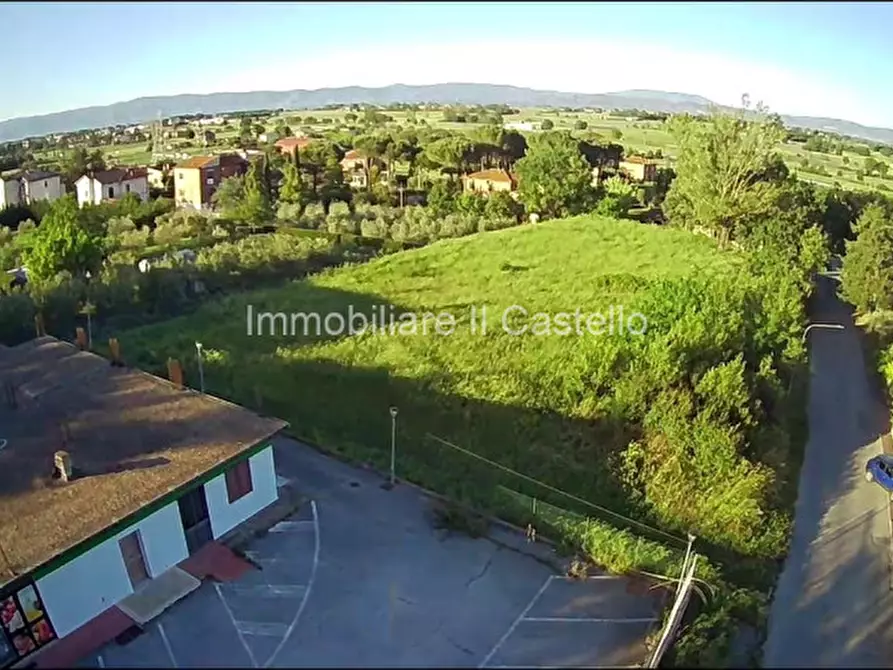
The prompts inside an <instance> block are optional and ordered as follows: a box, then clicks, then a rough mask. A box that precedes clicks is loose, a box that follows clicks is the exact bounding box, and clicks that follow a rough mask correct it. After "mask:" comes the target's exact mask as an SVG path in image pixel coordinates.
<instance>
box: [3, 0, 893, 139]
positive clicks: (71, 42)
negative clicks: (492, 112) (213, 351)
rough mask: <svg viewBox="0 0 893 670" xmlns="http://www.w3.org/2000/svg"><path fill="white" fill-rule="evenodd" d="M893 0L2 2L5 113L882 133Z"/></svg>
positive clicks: (889, 119) (892, 122)
mask: <svg viewBox="0 0 893 670" xmlns="http://www.w3.org/2000/svg"><path fill="white" fill-rule="evenodd" d="M891 26H893V3H881V2H878V3H858V2H845V3H844V2H840V3H833V2H822V3H768V2H750V3H746V2H742V3H695V2H692V3H671V2H668V3H664V2H661V3H645V2H642V3H634V2H628V3H609V2H599V3H583V2H579V3H560V2H543V3H535V2H530V3H527V2H524V3H521V2H518V3H511V2H500V3H483V2H468V3H451V2H438V3H422V2H411V3H410V2H390V3H374V2H365V3H347V2H327V3H278V2H277V3H263V2H252V3H237V2H232V3H229V2H213V3H212V2H208V3H170V4H168V3H162V2H146V3H136V2H134V3H114V2H102V3H85V2H66V3H52V2H40V3H37V2H35V3H15V2H2V3H0V28H3V31H2V32H3V46H4V51H5V52H6V53H7V54H19V57H17V58H14V59H12V60H11V61H10V60H9V59H7V61H8V62H9V63H15V66H14V67H7V68H5V69H4V76H3V80H2V83H0V120H3V119H8V118H14V117H20V116H32V115H38V114H46V113H51V112H57V111H63V110H67V109H75V108H79V107H87V106H92V105H107V104H111V103H115V102H121V101H125V100H132V99H134V98H139V97H143V96H155V95H176V94H180V93H213V92H221V91H228V92H241V91H252V90H290V89H298V88H300V89H316V88H325V87H338V86H354V85H356V86H387V85H389V84H395V83H403V84H436V83H446V82H471V83H491V84H510V85H514V86H524V87H529V88H538V89H547V90H558V91H571V92H580V93H604V92H610V91H621V90H627V89H654V90H664V91H673V92H682V93H692V94H696V95H701V96H704V97H706V98H708V99H710V100H712V101H714V102H716V103H719V104H724V105H735V104H738V103H739V101H740V99H741V95H742V94H743V93H747V94H748V95H749V96H750V99H751V100H752V101H755V102H756V101H762V102H764V103H766V104H767V105H768V106H769V107H770V109H771V110H772V111H774V112H778V113H781V114H796V115H809V116H827V117H833V118H841V119H846V120H850V121H855V122H857V123H863V124H866V125H874V126H883V127H889V128H893V87H891V86H890V85H889V82H890V76H891V70H893V39H891V38H890V33H889V31H890V28H891Z"/></svg>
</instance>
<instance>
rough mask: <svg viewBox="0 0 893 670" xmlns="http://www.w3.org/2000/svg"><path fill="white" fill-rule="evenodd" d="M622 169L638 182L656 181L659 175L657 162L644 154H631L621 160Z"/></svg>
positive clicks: (620, 166)
mask: <svg viewBox="0 0 893 670" xmlns="http://www.w3.org/2000/svg"><path fill="white" fill-rule="evenodd" d="M619 168H620V171H621V172H623V173H625V174H626V175H627V176H628V177H629V178H630V179H632V180H634V181H638V182H645V181H654V180H655V178H656V177H657V164H656V163H655V162H654V161H653V160H651V159H649V158H643V157H642V156H629V157H628V158H626V159H624V160H622V161H620V165H619Z"/></svg>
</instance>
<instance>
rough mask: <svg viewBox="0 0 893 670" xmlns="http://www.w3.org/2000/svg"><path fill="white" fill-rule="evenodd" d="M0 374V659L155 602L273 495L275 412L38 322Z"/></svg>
mask: <svg viewBox="0 0 893 670" xmlns="http://www.w3.org/2000/svg"><path fill="white" fill-rule="evenodd" d="M172 377H173V378H175V379H176V374H172ZM0 378H2V379H3V382H4V386H5V391H6V392H5V401H4V403H3V404H2V406H0V413H2V417H3V421H2V425H3V431H2V433H3V434H2V439H0V495H2V496H3V504H2V506H0V547H2V551H0V624H2V626H0V668H6V667H9V666H10V665H13V664H16V663H19V662H21V661H22V660H23V659H25V658H26V657H29V656H31V655H32V654H34V653H35V652H37V653H41V652H42V651H44V650H43V647H45V646H46V645H49V644H51V643H53V641H54V640H57V639H63V638H66V637H67V636H70V635H72V634H73V633H75V632H76V631H78V630H79V629H81V630H84V629H82V627H84V626H85V625H86V624H87V623H88V622H91V621H93V620H94V619H95V618H96V617H99V616H102V617H103V619H105V618H107V617H108V616H109V612H110V611H114V612H117V615H118V616H124V614H122V613H130V614H127V616H131V617H134V620H135V621H137V623H140V621H139V617H138V616H137V615H135V614H133V613H135V612H139V611H142V612H144V613H145V612H146V611H147V608H149V610H150V611H151V612H154V614H155V615H157V613H158V609H157V608H158V603H159V598H160V599H161V603H162V604H161V609H164V607H165V606H169V605H171V604H172V603H173V602H174V601H176V600H177V599H179V598H181V597H183V596H185V595H186V594H187V593H189V592H190V591H191V590H194V588H196V587H197V586H198V584H199V578H200V577H203V576H204V575H194V574H191V573H189V566H190V565H192V566H194V565H195V564H196V560H197V558H198V557H200V556H202V555H207V554H208V551H209V550H215V551H224V549H223V547H219V546H218V545H217V543H216V542H215V540H217V539H218V538H220V537H221V536H223V535H224V534H226V533H228V532H229V531H230V530H232V529H233V528H235V527H237V526H238V525H239V524H240V523H242V522H243V521H245V520H247V519H248V518H250V517H251V516H253V515H254V514H256V513H257V512H259V511H260V510H261V509H263V508H265V507H267V506H268V505H270V504H272V503H273V502H275V501H276V499H277V498H278V493H277V486H276V475H275V470H274V462H273V450H272V446H270V439H271V437H272V436H273V435H275V434H276V433H277V432H278V431H279V430H281V429H282V428H283V427H284V426H285V425H286V424H285V423H284V422H282V421H280V420H278V419H267V418H262V417H259V416H257V415H255V414H253V413H252V412H250V411H248V410H246V409H243V408H241V407H238V406H236V405H232V404H230V403H228V402H225V401H223V400H220V399H217V398H214V397H213V396H208V395H204V394H201V393H198V392H196V391H193V390H189V389H185V388H183V387H182V386H181V385H178V384H177V383H173V382H168V381H166V380H163V379H160V378H158V377H154V376H152V375H149V374H147V373H144V372H140V371H136V370H131V369H128V368H125V367H122V366H113V365H110V364H109V362H108V361H107V360H105V359H103V358H101V357H100V356H96V355H94V354H92V353H88V352H85V351H81V350H80V349H79V348H77V347H76V346H74V345H72V344H68V343H66V342H61V341H59V340H56V339H55V338H52V337H46V336H44V337H39V338H37V339H36V340H32V341H31V342H27V343H25V344H22V345H19V346H17V347H13V348H5V347H3V348H2V349H0ZM199 552H203V553H201V554H199ZM197 555H198V556H197ZM192 569H193V571H196V570H195V568H194V567H193V568H192ZM172 588H173V591H171V589H172ZM141 608H142V609H141ZM152 608H155V609H152ZM152 615H153V614H150V615H149V616H148V617H147V618H151V616H152ZM93 624H94V625H95V624H96V622H95V621H93ZM79 635H80V634H79ZM76 637H77V636H76ZM45 651H46V652H50V648H47V649H46V650H45ZM41 655H42V654H41ZM39 661H40V659H39V658H38V664H39ZM27 662H30V660H29V661H27Z"/></svg>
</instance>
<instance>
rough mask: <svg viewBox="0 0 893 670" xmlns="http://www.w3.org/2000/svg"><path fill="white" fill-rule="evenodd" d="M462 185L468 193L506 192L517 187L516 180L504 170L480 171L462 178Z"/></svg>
mask: <svg viewBox="0 0 893 670" xmlns="http://www.w3.org/2000/svg"><path fill="white" fill-rule="evenodd" d="M462 184H463V186H464V187H465V191H466V192H468V193H491V192H493V191H508V192H509V193H511V192H512V191H514V190H515V189H516V188H517V187H518V179H517V177H515V175H513V174H509V173H508V172H506V171H505V170H481V171H480V172H472V173H471V174H469V175H465V176H464V177H462Z"/></svg>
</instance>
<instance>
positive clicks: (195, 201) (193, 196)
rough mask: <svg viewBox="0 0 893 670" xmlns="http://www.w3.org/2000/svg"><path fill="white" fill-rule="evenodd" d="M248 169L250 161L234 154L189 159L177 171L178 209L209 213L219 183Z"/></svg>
mask: <svg viewBox="0 0 893 670" xmlns="http://www.w3.org/2000/svg"><path fill="white" fill-rule="evenodd" d="M247 169H248V161H247V160H245V159H244V158H242V157H241V156H237V155H235V154H221V155H219V156H194V157H192V158H189V159H188V160H186V161H184V162H182V163H178V164H177V165H176V166H175V167H174V201H175V202H176V203H177V207H192V208H194V209H208V208H210V206H211V197H212V196H213V195H214V193H216V192H217V189H218V188H219V187H220V182H222V181H223V180H224V179H226V178H228V177H233V176H236V175H242V174H245V172H246V171H247Z"/></svg>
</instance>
